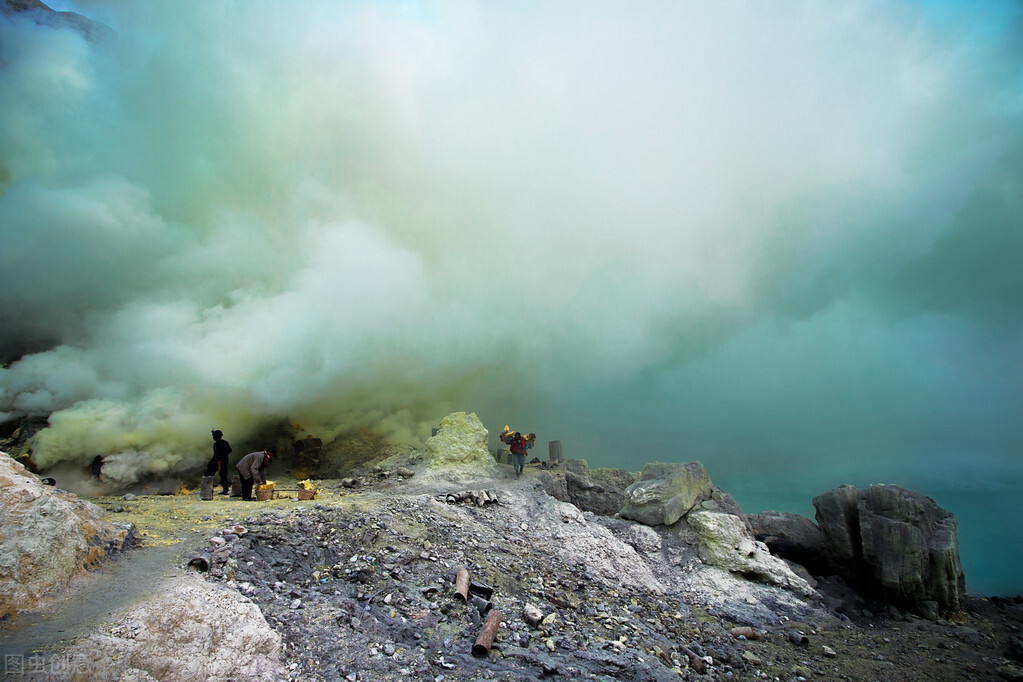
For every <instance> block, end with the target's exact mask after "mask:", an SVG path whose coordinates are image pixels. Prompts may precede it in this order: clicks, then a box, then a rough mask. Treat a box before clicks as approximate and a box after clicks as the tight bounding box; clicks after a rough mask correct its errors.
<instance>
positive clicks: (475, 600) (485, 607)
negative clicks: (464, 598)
mask: <svg viewBox="0 0 1023 682" xmlns="http://www.w3.org/2000/svg"><path fill="white" fill-rule="evenodd" d="M472 605H473V606H475V607H476V610H477V611H479V612H480V617H483V616H486V615H487V613H489V612H490V609H492V608H494V603H493V602H491V601H490V600H488V599H483V598H481V597H477V596H476V595H475V594H474V595H472Z"/></svg>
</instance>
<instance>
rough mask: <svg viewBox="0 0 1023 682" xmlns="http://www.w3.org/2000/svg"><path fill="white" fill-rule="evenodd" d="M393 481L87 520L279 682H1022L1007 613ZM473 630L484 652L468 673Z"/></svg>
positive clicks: (524, 488)
mask: <svg viewBox="0 0 1023 682" xmlns="http://www.w3.org/2000/svg"><path fill="white" fill-rule="evenodd" d="M401 471H402V473H404V474H406V476H399V475H397V474H389V473H388V472H386V471H379V470H378V471H376V472H368V473H367V474H366V475H364V476H361V477H358V478H355V479H349V480H346V481H344V482H343V483H342V482H341V481H319V482H318V483H319V485H320V487H321V492H320V494H319V495H318V497H317V499H316V500H311V501H299V500H295V499H291V498H287V499H275V500H271V501H269V502H264V503H260V502H251V503H245V502H241V501H240V500H238V499H236V498H234V499H229V498H224V497H219V496H218V497H217V498H216V499H215V500H214V501H211V502H203V501H200V500H198V499H197V496H196V495H195V494H192V495H188V496H182V495H176V496H139V497H137V498H136V499H133V500H124V499H122V498H120V497H112V498H95V499H93V501H94V502H96V503H97V504H99V505H100V506H102V507H103V508H105V509H107V510H108V511H110V512H111V513H112V518H116V519H117V520H127V521H131V522H133V523H134V524H135V525H136V526H137V528H138V533H139V535H140V537H142V538H143V545H146V544H148V545H151V546H159V545H177V546H179V547H180V548H181V552H178V553H176V557H177V558H176V561H177V562H179V565H180V566H182V567H187V568H188V569H189V570H191V571H195V572H197V573H198V574H199V575H201V576H202V578H203V579H205V580H206V581H208V582H210V583H213V584H218V585H221V586H223V587H226V588H227V589H229V590H232V591H237V592H238V593H240V594H241V595H243V596H244V597H245V598H247V599H248V600H251V602H252V603H254V604H255V605H256V606H258V608H259V610H260V611H261V612H262V614H263V617H264V618H265V620H266V622H267V623H268V624H269V626H270V627H271V628H272V629H273V630H275V631H276V632H277V633H278V634H279V635H280V637H281V640H282V657H283V670H284V671H285V672H284V673H281V674H280V675H281V679H289V680H352V681H356V680H398V679H407V680H512V679H515V680H517V679H522V678H527V679H563V680H585V679H591V680H678V679H691V680H711V679H733V680H756V679H772V680H964V679H971V680H1005V679H1009V680H1012V679H1023V670H1021V669H1020V668H1019V667H1018V666H1016V665H1015V664H1014V663H1012V662H1011V661H1010V659H1009V658H1008V657H1007V652H1008V649H1009V646H1010V641H1011V638H1012V637H1014V636H1015V637H1019V636H1020V634H1021V630H1020V628H1021V627H1023V603H1021V602H1020V601H1019V600H998V599H991V600H987V599H969V600H968V601H967V603H966V604H965V608H964V609H963V611H962V612H961V613H960V614H957V615H956V616H955V617H954V618H952V619H951V620H938V621H927V620H922V619H920V618H917V617H914V616H907V615H903V614H901V613H898V612H896V611H894V610H890V609H885V608H882V607H881V606H879V605H876V604H871V603H867V602H864V601H863V600H862V599H860V598H859V597H857V596H856V595H855V594H853V593H851V592H850V591H848V590H846V589H844V588H843V586H842V584H841V583H840V582H838V581H833V580H825V581H822V582H821V584H820V585H819V590H820V591H821V593H822V595H823V597H824V598H823V599H816V600H815V599H811V600H805V599H802V598H800V597H798V596H797V595H795V594H793V593H791V592H790V591H788V590H783V589H781V588H778V587H770V586H764V585H760V584H758V583H753V582H750V581H747V580H745V579H743V578H741V577H739V576H731V575H729V574H727V573H725V572H723V571H720V570H718V569H711V568H709V567H706V566H703V565H702V563H701V562H700V560H699V559H698V558H697V556H696V552H695V548H694V547H693V545H692V544H691V540H692V538H691V537H689V536H688V534H687V531H686V530H685V529H684V528H675V529H671V530H668V529H664V528H663V527H659V528H657V529H654V528H650V527H647V526H642V525H639V524H636V523H633V522H630V521H623V520H621V519H615V518H611V517H605V516H598V515H594V514H591V513H583V512H580V511H579V510H578V509H577V508H575V507H574V506H572V505H570V504H565V503H561V502H558V501H556V500H554V499H553V498H550V497H549V496H547V495H546V494H545V493H544V492H543V490H542V486H541V485H540V484H539V482H538V478H537V476H538V475H539V474H540V472H538V471H537V470H535V469H530V470H527V474H526V475H525V476H523V477H522V478H521V479H516V478H515V477H514V475H513V474H512V473H511V468H510V467H498V468H496V469H495V470H494V472H493V473H492V475H490V476H487V477H485V478H476V479H464V480H459V481H458V482H452V481H450V480H446V479H444V478H437V477H434V478H430V477H429V476H428V475H423V474H421V473H419V472H412V471H411V470H405V469H401ZM413 473H414V475H412V476H408V474H413ZM284 483H285V484H287V482H284ZM281 484H282V482H279V483H278V485H279V487H281ZM481 491H486V493H485V494H483V495H481V494H479V493H480V492H481ZM465 493H472V494H471V495H467V494H465ZM459 498H464V499H462V500H459ZM136 551H142V552H144V551H147V550H145V549H141V550H136ZM459 567H464V568H465V569H467V571H468V575H469V578H470V588H469V592H468V601H467V602H466V601H463V600H462V599H461V598H460V597H459V596H458V595H457V594H456V592H455V579H456V573H457V571H458V569H459ZM492 610H496V611H499V612H500V614H501V621H500V626H499V628H498V630H497V636H496V638H495V641H494V642H493V646H492V647H491V649H490V651H489V654H487V655H485V656H474V655H473V645H474V644H475V643H476V642H477V638H478V637H479V636H480V633H481V631H482V629H483V621H484V619H485V618H486V615H487V614H489V613H490V611H492ZM69 617H70V615H69ZM104 627H107V626H104ZM118 628H121V629H123V626H121V625H117V624H115V625H112V626H109V627H107V629H109V630H110V631H114V630H117V629H118ZM68 646H73V643H69V642H62V643H58V644H56V645H55V647H56V648H58V649H59V648H60V647H68ZM40 679H42V678H40ZM149 679H152V678H149Z"/></svg>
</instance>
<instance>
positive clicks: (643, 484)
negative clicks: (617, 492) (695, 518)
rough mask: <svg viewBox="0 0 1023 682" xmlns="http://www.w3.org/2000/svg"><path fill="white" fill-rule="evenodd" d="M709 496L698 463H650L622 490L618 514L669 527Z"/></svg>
mask: <svg viewBox="0 0 1023 682" xmlns="http://www.w3.org/2000/svg"><path fill="white" fill-rule="evenodd" d="M710 496H711V483H710V476H709V475H708V474H707V470H706V469H704V468H703V465H702V464H700V463H699V462H681V463H665V462H654V463H652V464H647V465H646V466H645V467H643V471H642V472H641V473H640V475H639V480H638V481H636V482H635V483H633V484H632V485H630V486H629V487H628V488H626V489H625V502H624V504H623V506H622V510H621V511H620V512H619V514H620V515H621V516H622V518H625V519H632V520H634V521H638V522H640V523H643V524H646V525H648V526H657V525H660V524H664V525H666V526H670V525H672V524H673V523H675V522H676V521H678V520H679V519H680V518H682V517H683V516H685V514H686V513H687V512H688V511H689V510H690V509H692V508H693V507H694V506H696V504H697V503H699V502H700V501H702V500H705V499H708V498H710Z"/></svg>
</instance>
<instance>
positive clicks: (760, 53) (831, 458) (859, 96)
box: [0, 0, 1023, 546]
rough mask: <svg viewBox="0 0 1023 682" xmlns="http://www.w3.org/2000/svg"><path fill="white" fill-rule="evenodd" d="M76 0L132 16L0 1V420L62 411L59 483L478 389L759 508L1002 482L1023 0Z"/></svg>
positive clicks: (587, 440) (339, 426) (49, 447)
mask: <svg viewBox="0 0 1023 682" xmlns="http://www.w3.org/2000/svg"><path fill="white" fill-rule="evenodd" d="M67 4H72V2H71V0H69V3H67ZM69 8H70V9H75V10H77V11H79V12H81V13H84V14H86V15H88V16H89V17H90V18H92V19H94V20H96V21H98V22H102V23H104V24H106V25H108V26H110V27H111V28H112V29H113V32H112V33H103V32H100V33H97V34H96V35H100V36H104V37H103V38H102V39H97V38H96V37H95V36H94V37H93V38H92V39H87V38H86V37H85V36H84V34H83V33H81V32H80V31H78V30H76V29H75V28H74V27H73V26H66V27H63V28H62V27H59V26H58V27H53V26H46V25H39V24H38V23H36V22H35V21H34V19H33V16H32V15H31V14H30V13H26V14H17V15H13V16H9V17H4V18H2V20H0V276H2V282H3V286H2V288H0V292H2V293H0V357H2V358H3V360H4V361H5V363H6V365H5V366H4V367H3V368H2V369H0V420H4V421H9V420H18V419H20V418H22V417H24V416H27V415H48V414H51V413H52V416H51V418H50V424H51V425H50V427H49V428H48V429H46V430H44V431H43V432H41V433H40V434H39V436H38V437H37V438H36V440H35V441H34V443H33V446H34V456H35V458H36V459H37V461H38V463H39V464H40V465H41V466H44V467H54V466H57V465H59V464H61V463H63V464H65V465H72V464H74V465H84V464H87V463H88V462H89V461H90V460H91V459H92V457H93V456H95V455H96V454H103V455H105V456H108V457H109V462H110V464H109V467H110V471H111V476H114V473H113V472H114V471H116V472H117V473H116V477H117V478H118V479H119V480H122V481H130V480H132V478H133V477H145V476H148V475H163V474H167V475H169V476H171V475H178V474H181V473H187V472H190V471H194V470H195V469H196V468H197V467H198V466H200V464H201V463H202V462H203V460H204V459H206V458H208V452H209V436H208V434H209V430H210V428H212V427H213V426H216V427H217V428H221V429H223V430H224V432H225V434H226V436H227V437H228V438H229V439H230V440H231V441H232V442H233V443H239V444H240V443H243V442H245V441H246V440H247V439H255V438H257V434H261V433H264V432H265V429H266V428H267V427H268V425H279V424H284V425H290V426H285V427H282V428H283V429H284V430H285V431H287V430H289V429H290V430H291V431H293V433H290V434H286V435H288V436H290V437H296V438H297V437H303V436H305V435H315V436H316V437H319V438H322V439H324V441H325V442H328V441H329V440H330V439H331V438H334V437H336V436H339V435H343V434H346V433H354V432H359V433H363V434H371V435H373V436H375V437H379V438H380V439H382V440H385V441H390V442H404V443H421V442H422V441H423V440H424V439H425V438H426V437H427V436H429V434H430V428H431V427H432V426H436V424H437V423H438V422H439V420H440V419H441V418H442V417H443V416H445V415H446V414H448V413H449V412H451V411H455V410H459V411H463V410H464V411H469V412H476V413H477V414H479V416H480V417H481V419H482V420H483V422H484V424H485V425H486V426H487V427H488V428H489V429H490V430H491V432H495V430H496V429H499V428H500V425H502V424H505V423H508V422H512V423H515V424H517V425H520V426H521V427H522V428H524V429H527V430H529V431H534V432H536V433H537V434H538V435H539V438H540V442H541V443H542V442H543V441H544V440H545V439H547V438H551V439H560V440H561V441H562V442H563V443H564V444H565V449H566V453H565V454H566V456H575V457H585V458H586V459H588V461H589V462H590V464H591V465H594V466H597V465H615V466H622V467H626V468H632V469H638V468H639V467H640V466H641V465H642V463H644V462H646V461H651V460H656V459H661V460H667V461H679V460H685V459H699V460H701V461H703V462H704V463H705V465H706V466H707V469H708V471H709V472H710V473H711V476H712V478H713V479H714V481H715V483H717V484H719V485H722V486H725V487H727V488H729V489H730V491H731V492H733V493H734V494H735V495H736V497H737V498H738V499H739V501H740V503H743V505H744V507H747V506H748V507H753V506H756V503H763V504H765V505H766V504H770V505H771V506H776V507H779V508H785V507H789V508H791V507H792V506H794V504H793V503H792V502H791V500H792V499H795V498H797V497H798V498H799V499H801V500H803V503H802V504H804V505H805V508H804V507H799V508H797V509H794V510H795V511H800V512H802V513H807V509H808V508H809V503H808V500H809V498H810V497H811V496H812V495H813V494H815V493H817V492H820V491H822V490H824V489H826V488H828V487H831V486H833V485H838V484H840V483H853V484H859V485H864V484H868V483H871V482H877V481H882V480H883V481H885V482H898V483H900V484H902V485H906V486H909V487H917V488H918V489H921V490H923V491H925V492H929V493H930V494H933V495H936V496H938V497H939V500H938V501H939V502H941V503H942V504H943V506H945V507H947V508H952V509H956V505H955V504H953V503H952V502H950V501H949V500H948V499H947V498H941V497H940V494H946V493H947V494H949V495H951V494H958V492H957V491H961V490H962V489H963V486H967V487H971V489H973V490H983V491H985V495H986V494H987V493H988V492H989V491H988V488H990V487H994V488H996V489H997V490H998V491H999V493H998V495H1002V496H1004V497H998V499H1005V500H1009V499H1017V500H1018V499H1020V498H1019V492H1020V488H1021V487H1023V470H1021V468H1020V464H1019V456H1018V455H1019V452H1020V451H1021V449H1023V440H1021V439H1023V436H1021V435H1020V434H1021V431H1020V430H1019V428H1018V424H1019V423H1020V415H1019V408H1018V406H1019V405H1021V404H1023V388H1021V387H1023V362H1021V360H1023V357H1021V348H1023V344H1021V341H1023V334H1021V321H1023V308H1021V305H1023V304H1021V301H1023V276H1021V274H1020V273H1021V272H1023V269H1021V268H1020V267H1019V265H1020V263H1019V254H1020V253H1023V232H1021V230H1020V227H1019V226H1020V225H1023V199H1021V196H1023V193H1021V186H1023V181H1021V173H1020V168H1023V145H1021V135H1023V125H1021V124H1023V120H1021V119H1023V92H1021V90H1023V75H1021V74H1023V59H1021V54H1020V50H1021V46H1023V41H1020V40H1018V37H1019V34H1020V28H1021V24H1020V12H1019V5H1018V4H1014V3H1009V2H1006V3H998V2H992V3H983V6H975V5H973V4H970V5H958V4H955V3H948V4H942V3H916V2H908V1H907V2H902V1H896V0H878V1H874V2H853V3H844V4H842V5H841V7H836V6H833V5H831V4H814V3H699V4H697V3H676V2H658V1H655V2H648V3H643V5H642V6H640V7H633V6H630V5H627V4H622V3H605V2H597V3H593V2H585V3H583V2H559V3H526V4H521V3H515V4H511V5H504V4H500V3H475V2H454V3H451V2H418V1H410V2H401V3H377V2H363V3H331V2H307V3H302V4H301V5H289V4H283V3H275V2H259V1H256V2H245V3H240V2H238V3H234V2H218V3H187V4H185V5H182V4H181V3H170V2H144V3H120V2H103V1H100V0H89V1H85V0H82V1H81V2H73V6H71V7H69ZM295 425H301V426H295ZM253 444H254V445H259V446H261V444H260V443H253ZM236 450H237V449H236ZM779 491H783V492H779ZM744 496H745V497H744ZM747 500H756V503H751V502H747ZM957 511H959V513H960V515H961V517H963V521H964V529H966V530H967V531H968V530H969V527H970V521H969V515H968V514H963V512H962V511H960V510H959V509H957ZM810 513H811V514H812V512H810ZM978 518H979V517H978ZM979 526H980V524H979V523H977V527H979ZM1000 544H1006V543H1000ZM1008 544H1009V545H1013V543H1008ZM1020 545H1023V542H1017V543H1015V546H1020Z"/></svg>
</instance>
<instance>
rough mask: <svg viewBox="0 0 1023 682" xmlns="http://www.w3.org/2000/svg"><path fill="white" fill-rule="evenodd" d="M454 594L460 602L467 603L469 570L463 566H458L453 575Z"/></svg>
mask: <svg viewBox="0 0 1023 682" xmlns="http://www.w3.org/2000/svg"><path fill="white" fill-rule="evenodd" d="M455 594H457V595H458V596H459V597H461V598H462V601H464V602H466V603H468V602H469V569H467V568H466V567H465V566H459V567H458V573H457V574H456V575H455Z"/></svg>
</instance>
